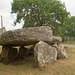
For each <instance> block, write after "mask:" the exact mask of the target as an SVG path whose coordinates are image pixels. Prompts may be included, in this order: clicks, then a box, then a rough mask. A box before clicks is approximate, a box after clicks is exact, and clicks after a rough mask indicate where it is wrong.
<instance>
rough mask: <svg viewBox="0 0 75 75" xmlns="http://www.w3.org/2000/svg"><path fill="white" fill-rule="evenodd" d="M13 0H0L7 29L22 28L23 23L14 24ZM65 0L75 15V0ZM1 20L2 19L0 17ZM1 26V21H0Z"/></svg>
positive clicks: (1, 11) (0, 7) (0, 13)
mask: <svg viewBox="0 0 75 75" xmlns="http://www.w3.org/2000/svg"><path fill="white" fill-rule="evenodd" d="M12 1H13V0H0V16H1V15H2V16H3V25H4V26H5V28H6V29H7V30H13V29H18V28H22V25H23V23H21V24H17V25H16V26H15V27H14V26H12V24H13V23H14V22H13V21H14V19H13V18H12V16H11V2H12ZM60 1H62V2H65V5H66V8H67V10H68V11H69V12H70V13H71V15H72V16H75V0H60ZM14 18H15V16H14ZM0 20H1V19H0ZM0 27H1V21H0Z"/></svg>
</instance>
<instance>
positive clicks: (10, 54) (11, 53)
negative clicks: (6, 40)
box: [1, 46, 18, 63]
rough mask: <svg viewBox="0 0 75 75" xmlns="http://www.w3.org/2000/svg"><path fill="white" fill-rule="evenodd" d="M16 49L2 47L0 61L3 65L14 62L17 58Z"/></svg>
mask: <svg viewBox="0 0 75 75" xmlns="http://www.w3.org/2000/svg"><path fill="white" fill-rule="evenodd" d="M17 53H18V51H17V49H16V48H12V47H10V46H3V48H2V52H1V61H2V62H4V63H8V62H11V61H14V60H15V59H16V58H17Z"/></svg>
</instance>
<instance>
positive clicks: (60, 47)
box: [53, 44, 68, 59]
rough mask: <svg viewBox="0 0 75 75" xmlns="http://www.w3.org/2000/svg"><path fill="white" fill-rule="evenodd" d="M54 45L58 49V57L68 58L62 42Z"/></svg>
mask: <svg viewBox="0 0 75 75" xmlns="http://www.w3.org/2000/svg"><path fill="white" fill-rule="evenodd" d="M53 46H54V47H55V48H56V49H57V58H58V59H62V58H68V56H67V54H66V51H65V49H64V46H63V45H61V44H54V45H53Z"/></svg>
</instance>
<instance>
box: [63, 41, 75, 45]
mask: <svg viewBox="0 0 75 75" xmlns="http://www.w3.org/2000/svg"><path fill="white" fill-rule="evenodd" d="M62 44H68V45H75V41H65V42H62Z"/></svg>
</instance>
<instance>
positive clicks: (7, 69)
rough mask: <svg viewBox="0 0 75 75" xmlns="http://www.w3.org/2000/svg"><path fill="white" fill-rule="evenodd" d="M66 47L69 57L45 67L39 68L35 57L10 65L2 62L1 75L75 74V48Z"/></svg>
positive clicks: (0, 64) (0, 66)
mask: <svg viewBox="0 0 75 75" xmlns="http://www.w3.org/2000/svg"><path fill="white" fill-rule="evenodd" d="M0 49H1V48H0ZM65 49H66V52H67V54H68V59H62V60H57V61H56V62H52V63H47V64H46V67H45V68H37V67H36V66H35V65H36V64H35V62H34V58H33V57H28V58H26V59H25V60H22V61H19V62H15V63H13V64H9V65H5V64H3V63H0V75H75V48H65Z"/></svg>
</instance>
